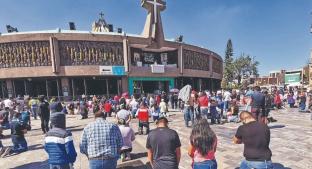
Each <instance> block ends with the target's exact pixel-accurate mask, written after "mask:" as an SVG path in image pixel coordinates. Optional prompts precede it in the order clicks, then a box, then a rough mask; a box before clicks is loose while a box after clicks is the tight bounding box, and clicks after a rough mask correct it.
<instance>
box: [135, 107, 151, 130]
mask: <svg viewBox="0 0 312 169" xmlns="http://www.w3.org/2000/svg"><path fill="white" fill-rule="evenodd" d="M149 116H150V111H149V110H148V108H147V106H146V103H145V102H142V103H141V105H140V108H139V109H138V111H137V112H136V117H137V118H138V119H139V134H140V135H141V134H143V127H146V134H148V133H149Z"/></svg>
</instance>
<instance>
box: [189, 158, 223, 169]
mask: <svg viewBox="0 0 312 169" xmlns="http://www.w3.org/2000/svg"><path fill="white" fill-rule="evenodd" d="M217 168H218V165H217V161H216V160H207V161H203V162H200V163H198V162H195V163H194V167H193V169H217Z"/></svg>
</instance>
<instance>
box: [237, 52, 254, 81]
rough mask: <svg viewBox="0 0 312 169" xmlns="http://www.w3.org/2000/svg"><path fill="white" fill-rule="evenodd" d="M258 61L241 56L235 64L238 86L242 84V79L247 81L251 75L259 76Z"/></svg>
mask: <svg viewBox="0 0 312 169" xmlns="http://www.w3.org/2000/svg"><path fill="white" fill-rule="evenodd" d="M258 65H259V62H258V61H254V60H253V59H252V58H251V57H250V56H249V55H245V54H241V56H240V57H238V58H236V59H235V60H234V62H233V67H234V71H233V73H234V77H235V79H237V83H238V85H240V84H241V81H242V79H247V78H249V77H250V76H251V75H254V76H258Z"/></svg>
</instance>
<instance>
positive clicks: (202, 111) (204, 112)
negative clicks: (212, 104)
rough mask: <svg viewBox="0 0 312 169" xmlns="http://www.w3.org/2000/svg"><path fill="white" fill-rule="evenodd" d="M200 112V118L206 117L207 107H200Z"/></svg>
mask: <svg viewBox="0 0 312 169" xmlns="http://www.w3.org/2000/svg"><path fill="white" fill-rule="evenodd" d="M200 113H201V115H202V118H206V119H208V108H200Z"/></svg>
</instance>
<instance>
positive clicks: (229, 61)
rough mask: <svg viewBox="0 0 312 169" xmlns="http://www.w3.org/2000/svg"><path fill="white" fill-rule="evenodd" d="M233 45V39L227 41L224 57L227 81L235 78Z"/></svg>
mask: <svg viewBox="0 0 312 169" xmlns="http://www.w3.org/2000/svg"><path fill="white" fill-rule="evenodd" d="M233 68H234V67H233V45H232V40H231V39H229V40H228V41H227V45H226V50H225V57H224V71H223V78H224V81H226V82H227V83H229V82H232V81H233V78H234V74H233Z"/></svg>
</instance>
